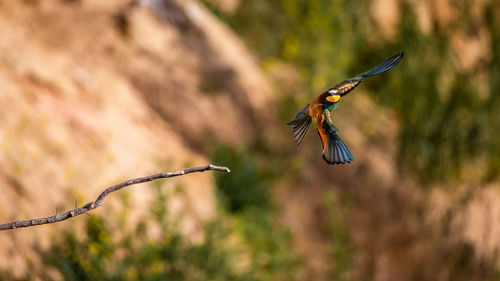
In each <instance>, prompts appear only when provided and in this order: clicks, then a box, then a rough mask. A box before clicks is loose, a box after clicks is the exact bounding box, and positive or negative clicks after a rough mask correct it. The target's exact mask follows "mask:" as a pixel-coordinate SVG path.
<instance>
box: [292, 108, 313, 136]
mask: <svg viewBox="0 0 500 281" xmlns="http://www.w3.org/2000/svg"><path fill="white" fill-rule="evenodd" d="M308 106H309V104H308V105H306V107H304V109H302V110H301V111H300V112H299V113H297V115H296V116H295V119H293V120H292V121H290V122H288V123H287V124H288V125H290V126H293V136H294V138H295V143H296V144H297V145H299V144H300V143H301V142H302V140H303V139H304V136H305V135H306V133H307V130H308V129H309V125H311V122H312V118H311V116H309V115H308V114H307V113H306V110H307V107H308Z"/></svg>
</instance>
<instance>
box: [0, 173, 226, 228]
mask: <svg viewBox="0 0 500 281" xmlns="http://www.w3.org/2000/svg"><path fill="white" fill-rule="evenodd" d="M208 170H214V171H222V172H228V173H229V172H230V170H229V168H227V167H221V166H214V165H207V166H201V167H193V168H187V169H184V170H179V171H175V172H170V173H159V174H154V175H151V176H147V177H142V178H137V179H131V180H127V181H124V182H122V183H119V184H117V185H113V186H110V187H108V188H106V189H105V190H104V191H103V192H102V193H101V194H100V195H99V197H97V199H96V200H95V201H92V202H89V203H87V204H86V205H85V206H83V207H80V208H75V209H73V210H71V211H68V212H65V213H62V214H58V213H57V209H56V214H55V215H54V216H51V217H46V218H38V219H31V220H24V221H15V222H9V223H5V224H0V231H1V230H9V229H15V228H20V227H29V226H35V225H41V224H48V223H55V222H60V221H63V220H66V219H69V218H72V217H76V216H79V215H81V214H86V213H87V212H89V211H90V210H93V209H95V208H97V207H99V206H101V205H102V201H104V198H105V197H106V196H108V194H110V193H111V192H114V191H117V190H120V189H122V188H124V187H126V186H129V185H134V184H139V183H144V182H150V181H154V180H157V179H164V178H172V177H177V176H182V175H186V174H190V173H196V172H204V171H208Z"/></svg>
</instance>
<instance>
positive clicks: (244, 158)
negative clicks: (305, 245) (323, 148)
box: [0, 145, 302, 281]
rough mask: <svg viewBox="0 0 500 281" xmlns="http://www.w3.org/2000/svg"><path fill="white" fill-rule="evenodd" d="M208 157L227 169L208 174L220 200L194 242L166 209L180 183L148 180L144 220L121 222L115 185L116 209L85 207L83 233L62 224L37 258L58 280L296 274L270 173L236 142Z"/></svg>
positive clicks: (297, 263)
mask: <svg viewBox="0 0 500 281" xmlns="http://www.w3.org/2000/svg"><path fill="white" fill-rule="evenodd" d="M214 158H215V160H216V161H218V162H219V163H225V164H227V165H228V166H229V167H231V168H232V172H231V173H229V174H225V175H229V176H228V177H221V176H219V174H215V175H217V176H216V182H217V193H218V195H219V196H218V197H217V198H219V199H221V201H219V205H220V207H221V208H220V210H219V214H218V216H217V217H216V218H214V219H213V220H212V221H209V222H207V223H206V224H205V225H204V226H203V233H204V239H203V241H202V242H199V243H194V242H191V241H190V239H189V238H188V237H187V236H185V235H184V234H183V233H181V232H180V230H179V229H180V224H181V223H182V214H181V215H180V216H178V217H173V216H172V214H171V213H170V212H169V208H168V206H169V200H170V198H172V196H176V195H178V194H179V193H181V192H182V188H181V187H180V186H168V185H162V184H161V183H160V182H155V183H154V186H153V187H154V190H155V196H154V198H155V199H154V201H153V202H152V203H151V205H150V213H149V214H148V219H147V220H141V221H140V222H139V223H138V224H137V225H136V226H135V227H132V228H130V227H127V217H128V208H127V206H128V204H129V199H130V198H129V196H128V195H127V193H126V192H121V193H120V194H122V204H123V207H122V208H120V210H121V211H119V212H116V213H107V214H106V215H105V216H100V215H97V214H98V213H95V214H93V215H92V216H90V217H88V218H87V221H86V224H85V231H84V233H79V232H77V231H76V230H75V229H72V228H67V229H66V230H65V231H64V232H63V233H62V234H61V236H60V238H59V240H58V241H57V242H56V243H54V244H53V246H52V247H51V248H50V249H41V248H40V249H38V252H39V255H40V256H41V257H42V260H43V263H44V264H45V265H46V266H47V267H48V268H50V269H51V270H52V271H54V270H55V272H57V273H58V274H59V275H61V276H62V277H63V279H64V280H242V281H252V280H263V281H265V280H297V279H298V277H297V276H298V275H297V273H298V272H299V271H300V269H301V265H302V262H301V259H300V257H299V255H298V254H297V253H295V252H294V251H293V250H292V248H291V234H290V231H289V230H288V229H287V228H286V227H284V226H282V225H280V224H279V223H276V221H277V217H276V216H277V215H276V213H275V211H274V208H273V204H272V202H271V200H270V199H269V186H270V184H271V176H270V175H268V174H266V173H264V172H263V171H262V169H263V168H262V167H259V165H257V161H256V158H255V156H252V155H251V154H250V153H248V150H247V149H244V148H240V149H234V148H231V147H229V146H224V145H216V146H215V149H214ZM221 174H222V173H221ZM231 189H234V191H235V192H231ZM239 192H240V193H239ZM48 272H49V271H48V270H46V269H45V270H43V271H42V272H39V271H30V272H28V273H27V275H26V277H25V279H27V280H31V279H33V278H35V277H37V276H41V277H42V279H43V280H58V279H57V278H55V277H54V276H55V275H54V274H53V272H52V274H49V273H48ZM8 275H9V274H8V272H1V273H0V277H3V276H8Z"/></svg>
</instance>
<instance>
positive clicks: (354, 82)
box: [334, 52, 404, 96]
mask: <svg viewBox="0 0 500 281" xmlns="http://www.w3.org/2000/svg"><path fill="white" fill-rule="evenodd" d="M403 55H404V52H401V53H399V54H397V55H395V56H392V57H390V58H388V59H386V60H385V61H384V62H383V63H381V64H379V65H377V66H376V67H374V68H372V69H370V70H368V71H367V72H364V73H362V74H360V75H358V76H356V77H354V78H351V79H348V80H345V81H343V82H341V83H339V84H337V85H336V86H335V87H334V88H335V89H337V90H339V93H340V95H341V96H345V95H347V94H348V93H350V92H351V91H352V90H354V88H356V87H357V86H358V85H359V84H360V83H361V81H363V79H365V78H368V77H371V76H373V75H377V74H380V73H383V72H386V71H387V70H389V69H391V68H393V67H395V66H396V65H397V64H398V63H399V62H400V61H401V59H402V58H403Z"/></svg>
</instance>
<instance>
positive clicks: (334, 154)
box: [287, 52, 404, 164]
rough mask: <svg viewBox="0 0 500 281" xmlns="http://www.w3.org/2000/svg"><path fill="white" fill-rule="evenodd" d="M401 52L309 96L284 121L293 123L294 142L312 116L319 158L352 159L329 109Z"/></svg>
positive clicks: (396, 59)
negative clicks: (307, 102)
mask: <svg viewBox="0 0 500 281" xmlns="http://www.w3.org/2000/svg"><path fill="white" fill-rule="evenodd" d="M403 54H404V53H403V52H402V53H400V54H397V55H395V56H393V57H390V58H388V59H386V60H385V61H384V62H383V63H381V64H380V65H378V66H376V67H374V68H372V69H370V70H368V71H367V72H365V73H363V74H360V75H358V76H356V77H354V78H351V79H349V80H345V81H343V82H341V83H339V84H337V85H336V86H335V87H333V88H330V89H328V90H327V91H326V92H324V93H322V94H321V95H319V96H317V97H316V98H315V99H313V100H312V101H311V102H310V103H309V104H308V105H306V107H305V108H304V109H302V111H300V112H299V113H298V114H297V116H295V119H294V120H292V121H290V122H288V123H287V124H288V125H290V126H293V135H294V137H295V143H297V145H299V144H300V143H301V142H302V140H303V139H304V136H305V135H306V133H307V130H308V129H309V125H311V122H312V119H316V121H317V122H316V129H317V130H318V134H319V137H320V138H321V141H322V143H323V159H325V161H326V163H328V164H345V163H346V162H347V163H351V161H353V160H354V157H352V154H351V152H350V151H349V149H347V147H346V146H345V144H344V143H343V142H342V140H341V139H340V137H339V135H338V133H337V132H338V131H339V129H337V127H335V125H333V121H332V116H331V112H332V111H333V110H335V109H336V108H337V106H338V105H339V103H340V98H341V97H343V96H345V95H347V94H348V93H350V92H351V91H352V90H354V88H356V87H357V86H358V85H359V84H360V83H361V81H363V79H365V78H368V77H371V76H374V75H377V74H380V73H383V72H386V71H387V70H389V69H391V68H393V67H394V66H396V65H397V64H398V63H399V62H400V61H401V59H402V58H403Z"/></svg>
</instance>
